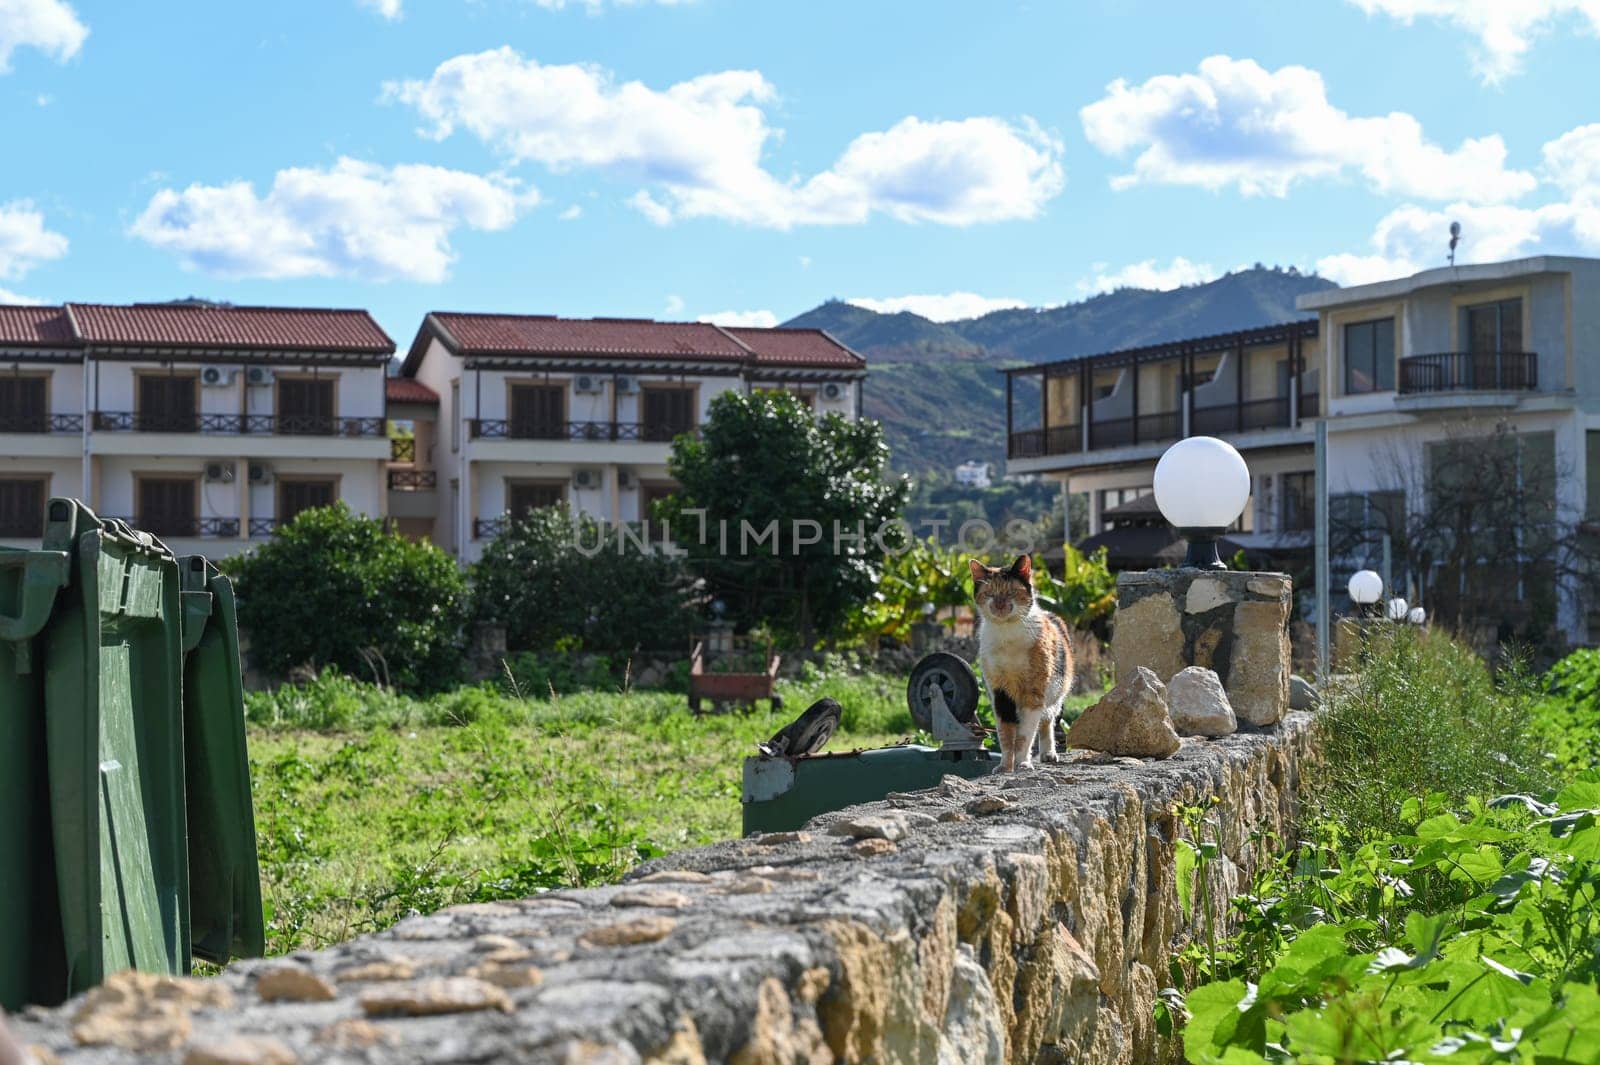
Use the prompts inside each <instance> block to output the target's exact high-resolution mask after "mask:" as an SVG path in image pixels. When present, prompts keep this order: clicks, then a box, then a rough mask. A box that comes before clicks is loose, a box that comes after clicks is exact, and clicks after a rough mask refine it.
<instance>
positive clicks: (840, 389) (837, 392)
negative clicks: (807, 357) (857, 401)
mask: <svg viewBox="0 0 1600 1065" xmlns="http://www.w3.org/2000/svg"><path fill="white" fill-rule="evenodd" d="M843 395H844V385H841V384H840V383H839V382H837V381H829V382H828V383H827V384H825V385H823V386H822V398H823V399H839V398H840V397H842V396H843Z"/></svg>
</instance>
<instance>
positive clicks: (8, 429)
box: [0, 414, 83, 433]
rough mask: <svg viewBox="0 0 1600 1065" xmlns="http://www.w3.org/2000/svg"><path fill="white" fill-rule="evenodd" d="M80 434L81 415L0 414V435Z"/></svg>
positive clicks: (81, 429) (81, 425)
mask: <svg viewBox="0 0 1600 1065" xmlns="http://www.w3.org/2000/svg"><path fill="white" fill-rule="evenodd" d="M81 432H83V415H81V414H0V433H81Z"/></svg>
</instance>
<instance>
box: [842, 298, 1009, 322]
mask: <svg viewBox="0 0 1600 1065" xmlns="http://www.w3.org/2000/svg"><path fill="white" fill-rule="evenodd" d="M845 302H846V303H853V304H855V305H856V306H857V307H865V308H866V309H867V310H869V311H877V312H878V313H879V314H899V313H900V312H901V311H910V312H911V313H912V314H917V315H921V316H922V317H924V318H926V319H928V320H929V321H930V322H954V321H959V320H961V319H964V318H977V317H980V316H982V315H985V314H988V313H989V312H990V311H1009V310H1015V309H1016V308H1018V307H1026V306H1028V304H1027V303H1026V302H1025V301H1023V300H1019V299H1013V298H1011V297H1007V296H1000V297H994V296H980V295H978V294H977V293H976V292H946V293H943V294H933V293H929V294H926V295H921V296H890V297H888V298H886V299H871V298H868V297H866V296H856V297H854V298H853V299H849V300H846V301H845Z"/></svg>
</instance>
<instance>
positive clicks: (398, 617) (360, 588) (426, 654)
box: [224, 503, 466, 691]
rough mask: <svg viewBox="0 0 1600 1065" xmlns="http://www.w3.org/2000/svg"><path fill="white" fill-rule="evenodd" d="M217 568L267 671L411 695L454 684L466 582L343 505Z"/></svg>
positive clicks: (428, 547) (307, 516) (307, 515)
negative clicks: (345, 679)
mask: <svg viewBox="0 0 1600 1065" xmlns="http://www.w3.org/2000/svg"><path fill="white" fill-rule="evenodd" d="M224 569H225V570H226V571H227V572H228V573H229V574H230V575H231V576H232V577H233V578H234V582H235V587H236V588H237V589H238V595H239V623H240V624H241V625H242V626H244V627H245V628H246V629H247V630H248V631H249V634H250V649H251V654H252V656H253V657H254V659H255V661H256V664H257V665H258V666H259V667H260V668H261V669H263V670H265V671H266V672H268V673H272V674H277V675H279V676H282V675H286V674H288V673H289V671H290V670H292V669H295V668H297V667H300V666H311V667H314V668H321V667H323V666H330V665H331V666H336V667H338V668H339V669H340V670H342V671H344V672H345V673H349V674H352V675H355V676H367V677H374V678H377V679H380V680H383V681H386V682H391V683H393V684H395V685H396V686H398V687H401V688H406V689H411V690H417V691H433V690H437V689H439V688H443V687H446V686H448V685H450V684H451V683H453V682H454V681H456V680H457V679H458V678H459V676H460V673H461V663H462V655H461V648H462V624H463V622H464V621H465V618H466V613H465V609H466V581H465V579H464V578H463V576H462V574H461V570H460V569H459V567H457V566H456V563H455V561H454V560H453V559H451V558H450V556H449V555H447V554H445V553H444V552H443V551H440V550H439V549H438V548H437V547H435V546H433V545H432V544H429V543H414V542H412V541H410V540H407V539H406V538H405V537H403V536H400V535H398V534H395V533H391V532H389V531H388V530H387V529H385V528H384V526H383V523H382V522H380V521H377V520H376V519H373V518H367V517H363V516H361V515H359V514H355V513H353V512H352V511H351V510H350V509H349V508H347V507H346V506H345V505H344V504H343V503H340V504H337V505H335V506H332V507H321V508H318V509H314V510H307V511H304V512H302V513H301V514H299V515H298V516H297V517H296V518H295V519H294V521H292V522H290V523H289V524H288V525H286V526H284V527H283V528H281V529H279V530H278V531H277V532H276V533H275V534H274V535H273V537H272V539H271V540H270V541H268V542H267V543H265V544H262V545H261V546H260V547H258V548H256V549H255V550H254V551H251V552H250V553H248V554H245V555H241V556H237V557H236V558H233V559H229V560H228V561H227V564H226V565H225V566H224Z"/></svg>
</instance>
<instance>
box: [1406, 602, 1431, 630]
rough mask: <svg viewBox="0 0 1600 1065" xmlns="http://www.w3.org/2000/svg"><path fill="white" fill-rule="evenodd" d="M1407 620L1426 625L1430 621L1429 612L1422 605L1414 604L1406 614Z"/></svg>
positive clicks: (1414, 623)
mask: <svg viewBox="0 0 1600 1065" xmlns="http://www.w3.org/2000/svg"><path fill="white" fill-rule="evenodd" d="M1406 620H1407V621H1409V622H1411V624H1413V625H1424V624H1426V623H1427V621H1428V612H1427V611H1426V610H1424V609H1422V608H1421V607H1420V606H1414V607H1412V608H1411V612H1410V613H1408V614H1407V615H1406Z"/></svg>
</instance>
